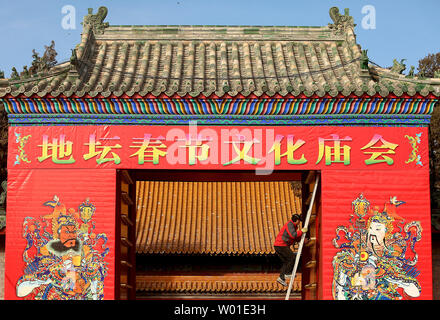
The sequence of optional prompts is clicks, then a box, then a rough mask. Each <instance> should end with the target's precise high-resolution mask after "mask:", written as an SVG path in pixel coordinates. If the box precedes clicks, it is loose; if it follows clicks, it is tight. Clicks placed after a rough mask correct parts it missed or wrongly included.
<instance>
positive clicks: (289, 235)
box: [273, 220, 302, 247]
mask: <svg viewBox="0 0 440 320" xmlns="http://www.w3.org/2000/svg"><path fill="white" fill-rule="evenodd" d="M301 236H302V231H301V230H297V229H296V227H295V225H294V224H293V221H292V220H290V221H289V222H287V223H286V224H285V225H284V226H283V227H282V228H281V230H280V232H279V233H278V235H277V237H276V238H275V242H274V244H273V245H274V246H279V247H289V246H291V245H292V244H293V243H294V242H295V241H297V240H298V238H300V237H301Z"/></svg>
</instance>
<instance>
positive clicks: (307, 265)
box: [305, 260, 316, 268]
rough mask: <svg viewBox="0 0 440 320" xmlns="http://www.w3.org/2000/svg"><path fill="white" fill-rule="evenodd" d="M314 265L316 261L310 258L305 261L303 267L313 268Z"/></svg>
mask: <svg viewBox="0 0 440 320" xmlns="http://www.w3.org/2000/svg"><path fill="white" fill-rule="evenodd" d="M315 266H316V261H315V260H312V261H309V262H307V263H306V265H305V267H306V268H314V267H315Z"/></svg>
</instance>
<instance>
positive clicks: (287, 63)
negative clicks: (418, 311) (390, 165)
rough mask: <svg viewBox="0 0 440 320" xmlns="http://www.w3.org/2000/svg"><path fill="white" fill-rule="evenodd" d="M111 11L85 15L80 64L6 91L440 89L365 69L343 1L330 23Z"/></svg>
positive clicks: (2, 83) (8, 83)
mask: <svg viewBox="0 0 440 320" xmlns="http://www.w3.org/2000/svg"><path fill="white" fill-rule="evenodd" d="M332 10H333V11H332ZM335 10H336V11H335ZM103 12H104V13H105V14H104V13H103ZM105 15H106V10H103V11H102V10H100V11H99V13H98V14H96V15H93V14H91V13H90V14H89V15H87V16H86V17H85V18H84V23H83V25H84V29H83V33H82V37H81V42H80V44H78V45H77V46H76V48H75V54H74V55H73V56H72V59H71V61H69V62H66V63H63V64H60V65H58V66H55V67H53V68H52V69H50V70H49V71H48V72H45V73H40V74H36V75H34V76H32V77H29V78H24V79H4V80H0V97H5V96H12V97H17V96H21V95H22V96H25V97H29V96H36V97H43V96H53V97H58V96H65V97H104V98H105V97H127V96H128V97H136V96H141V97H146V96H153V97H161V96H167V97H176V96H178V97H200V96H202V97H215V96H217V97H224V96H225V95H227V96H232V97H235V96H244V97H248V96H258V97H260V96H264V95H265V96H270V97H273V96H277V95H280V96H299V95H301V94H305V95H306V96H318V97H322V96H325V95H330V96H333V97H335V96H337V95H343V96H349V95H351V94H355V95H357V96H362V95H363V94H367V95H370V96H373V95H376V94H378V95H380V96H388V95H389V94H394V95H397V96H402V95H404V94H408V95H410V96H413V95H415V94H421V95H423V96H427V95H429V94H433V95H435V96H440V79H420V78H409V77H405V76H404V75H400V74H399V72H394V71H393V72H391V71H390V70H387V69H383V68H379V67H376V66H374V65H372V64H370V65H369V67H368V66H367V67H366V68H365V66H364V67H363V68H361V64H362V61H364V62H365V59H364V58H365V57H364V56H363V55H362V50H361V48H360V46H359V45H358V44H357V43H356V36H355V34H354V23H353V22H352V18H351V17H350V16H348V15H340V14H339V12H338V11H337V9H335V8H332V9H331V14H330V15H331V18H332V19H333V21H334V23H333V24H329V25H327V26H323V27H282V26H272V27H268V26H108V23H104V22H103V20H104V18H105ZM350 18H351V19H350ZM363 59H364V60H363ZM367 64H368V62H367Z"/></svg>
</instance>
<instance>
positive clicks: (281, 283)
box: [277, 277, 287, 287]
mask: <svg viewBox="0 0 440 320" xmlns="http://www.w3.org/2000/svg"><path fill="white" fill-rule="evenodd" d="M277 282H278V283H279V284H280V285H282V286H283V287H287V283H286V281H284V280H283V279H281V278H280V277H278V279H277Z"/></svg>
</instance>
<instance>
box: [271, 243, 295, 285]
mask: <svg viewBox="0 0 440 320" xmlns="http://www.w3.org/2000/svg"><path fill="white" fill-rule="evenodd" d="M274 248H275V252H276V253H277V254H278V256H279V257H280V259H281V261H282V263H283V264H282V266H281V270H280V278H281V279H283V280H285V277H284V275H285V274H291V273H292V270H293V266H294V265H295V257H296V254H295V253H293V251H292V250H291V249H290V247H282V246H274ZM299 267H300V266H299V264H298V269H299Z"/></svg>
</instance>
